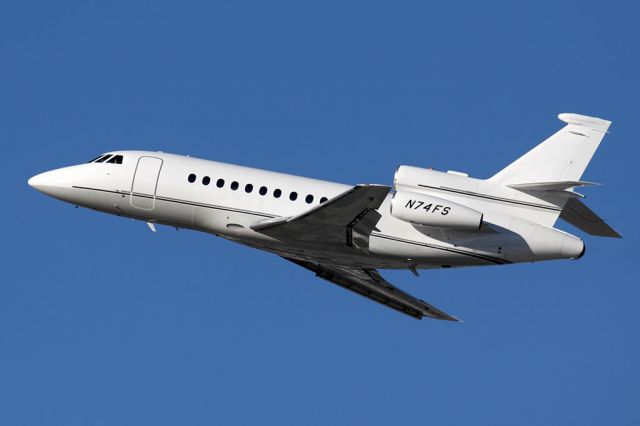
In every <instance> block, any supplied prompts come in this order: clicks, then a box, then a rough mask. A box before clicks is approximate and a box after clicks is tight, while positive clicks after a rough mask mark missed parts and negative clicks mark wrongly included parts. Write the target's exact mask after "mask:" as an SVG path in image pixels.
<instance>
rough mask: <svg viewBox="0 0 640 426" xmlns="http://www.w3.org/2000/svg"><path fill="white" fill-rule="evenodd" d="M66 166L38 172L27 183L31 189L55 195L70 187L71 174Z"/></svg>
mask: <svg viewBox="0 0 640 426" xmlns="http://www.w3.org/2000/svg"><path fill="white" fill-rule="evenodd" d="M67 169H68V167H65V168H62V169H56V170H50V171H48V172H44V173H40V174H38V175H35V176H33V177H31V178H30V179H29V180H28V181H27V183H28V184H29V186H30V187H32V188H33V189H36V190H38V191H40V192H42V193H44V194H47V195H51V196H52V197H57V196H59V195H60V194H61V192H63V191H66V190H68V189H70V188H71V185H72V183H71V176H70V173H69V170H67Z"/></svg>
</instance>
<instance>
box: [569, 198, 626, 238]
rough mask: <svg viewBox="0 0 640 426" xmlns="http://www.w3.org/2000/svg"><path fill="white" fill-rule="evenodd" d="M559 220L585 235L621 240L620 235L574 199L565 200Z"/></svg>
mask: <svg viewBox="0 0 640 426" xmlns="http://www.w3.org/2000/svg"><path fill="white" fill-rule="evenodd" d="M560 218H561V219H564V220H565V221H567V222H569V223H570V224H571V225H573V226H575V227H576V228H578V229H581V230H582V231H584V232H586V233H587V234H591V235H596V236H599V237H611V238H622V235H620V234H619V233H618V232H617V231H616V230H615V229H613V228H612V227H610V226H609V225H608V224H607V223H606V222H605V221H604V220H602V219H601V218H600V217H599V216H598V215H597V214H596V213H595V212H594V211H593V210H591V209H590V208H589V207H587V206H586V205H585V204H584V203H583V202H582V201H580V200H578V199H576V198H570V199H569V200H567V204H565V206H564V208H563V209H562V212H561V213H560Z"/></svg>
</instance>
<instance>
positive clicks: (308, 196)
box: [304, 194, 313, 204]
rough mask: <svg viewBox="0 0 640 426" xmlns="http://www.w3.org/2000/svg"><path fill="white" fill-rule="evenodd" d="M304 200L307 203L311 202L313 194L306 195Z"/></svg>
mask: <svg viewBox="0 0 640 426" xmlns="http://www.w3.org/2000/svg"><path fill="white" fill-rule="evenodd" d="M304 201H306V202H307V204H311V203H313V195H311V194H309V195H307V197H306V198H305V199H304Z"/></svg>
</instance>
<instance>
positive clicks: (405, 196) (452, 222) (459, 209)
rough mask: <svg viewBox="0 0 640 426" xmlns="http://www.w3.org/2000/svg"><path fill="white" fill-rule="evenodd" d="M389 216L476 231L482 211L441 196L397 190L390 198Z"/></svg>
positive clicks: (478, 227) (425, 224)
mask: <svg viewBox="0 0 640 426" xmlns="http://www.w3.org/2000/svg"><path fill="white" fill-rule="evenodd" d="M391 216H393V217H396V218H398V219H401V220H404V221H406V222H411V223H415V224H418V225H424V226H435V227H441V228H452V229H461V230H466V231H477V230H478V229H480V225H482V213H480V212H479V211H476V210H473V209H470V208H469V207H465V206H463V205H461V204H457V203H454V202H451V201H448V200H444V199H442V198H438V197H433V196H431V195H426V194H418V193H416V192H407V191H399V192H396V193H395V194H394V196H393V199H392V200H391Z"/></svg>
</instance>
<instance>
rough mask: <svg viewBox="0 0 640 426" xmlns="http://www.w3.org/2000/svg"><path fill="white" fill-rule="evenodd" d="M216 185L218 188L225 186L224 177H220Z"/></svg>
mask: <svg viewBox="0 0 640 426" xmlns="http://www.w3.org/2000/svg"><path fill="white" fill-rule="evenodd" d="M216 186H217V187H218V188H222V187H223V186H224V179H218V181H217V182H216Z"/></svg>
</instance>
